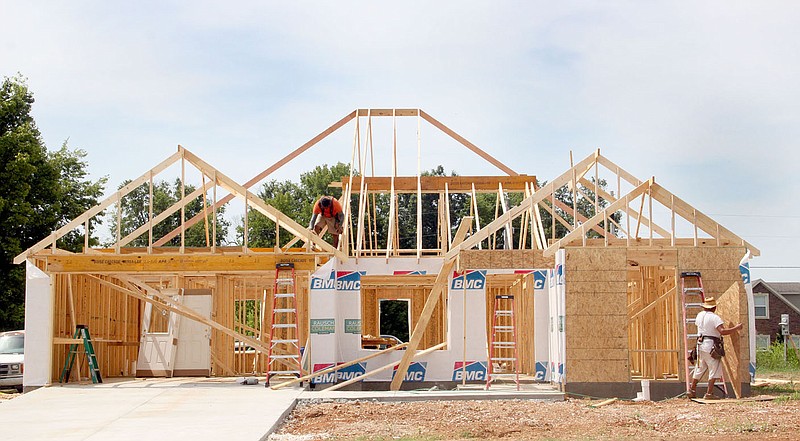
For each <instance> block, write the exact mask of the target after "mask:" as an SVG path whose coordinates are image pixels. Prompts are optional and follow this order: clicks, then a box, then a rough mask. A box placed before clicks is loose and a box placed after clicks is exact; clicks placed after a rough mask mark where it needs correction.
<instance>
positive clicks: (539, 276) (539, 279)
mask: <svg viewBox="0 0 800 441" xmlns="http://www.w3.org/2000/svg"><path fill="white" fill-rule="evenodd" d="M546 279H547V274H545V272H544V271H541V270H539V271H536V272H535V273H533V289H544V281H545V280H546Z"/></svg>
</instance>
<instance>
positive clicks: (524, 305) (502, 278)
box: [486, 274, 536, 375]
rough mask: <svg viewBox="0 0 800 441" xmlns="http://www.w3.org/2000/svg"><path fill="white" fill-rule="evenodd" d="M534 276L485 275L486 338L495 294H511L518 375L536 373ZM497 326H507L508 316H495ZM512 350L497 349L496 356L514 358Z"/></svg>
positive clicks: (490, 322) (488, 332) (490, 330)
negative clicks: (515, 329)
mask: <svg viewBox="0 0 800 441" xmlns="http://www.w3.org/2000/svg"><path fill="white" fill-rule="evenodd" d="M533 283H534V282H533V275H532V274H526V275H520V274H492V275H488V276H487V277H486V339H487V341H489V338H490V336H489V334H490V333H491V332H492V328H491V327H492V316H493V315H494V307H495V296H498V295H513V296H514V308H515V310H514V319H515V322H516V327H517V348H518V353H517V355H518V357H519V358H518V360H517V361H518V366H519V372H520V374H527V375H535V374H536V359H535V353H534V334H533V330H534V312H533ZM498 319H499V322H498V323H497V324H498V325H510V324H511V323H510V321H509V320H508V317H498ZM513 355H514V354H513V349H510V348H507V349H500V350H498V353H497V354H495V356H497V357H502V358H506V357H513Z"/></svg>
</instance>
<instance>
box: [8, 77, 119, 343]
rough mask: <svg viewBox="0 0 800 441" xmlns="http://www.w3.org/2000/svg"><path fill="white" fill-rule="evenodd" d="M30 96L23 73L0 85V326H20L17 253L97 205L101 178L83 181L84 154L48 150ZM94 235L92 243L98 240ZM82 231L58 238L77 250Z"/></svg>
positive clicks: (21, 279) (21, 274)
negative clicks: (15, 260) (32, 110)
mask: <svg viewBox="0 0 800 441" xmlns="http://www.w3.org/2000/svg"><path fill="white" fill-rule="evenodd" d="M33 103H34V99H33V93H31V92H30V91H29V90H28V86H27V84H26V83H25V80H24V79H23V78H22V77H21V76H16V77H13V78H5V79H4V80H3V83H2V86H0V255H2V260H1V261H0V330H8V329H19V328H22V326H23V324H24V319H25V309H24V300H25V267H24V266H23V265H14V264H13V259H14V257H15V256H16V255H18V254H19V253H21V252H23V251H24V250H26V249H27V248H29V247H31V246H32V245H34V244H35V243H37V242H39V241H40V240H42V239H43V238H45V237H47V236H48V235H49V234H50V233H51V232H52V231H53V230H56V229H58V228H59V227H61V226H62V225H64V224H65V223H67V222H68V221H69V220H71V219H73V218H75V217H77V216H79V215H80V214H81V213H83V212H84V211H86V210H87V209H89V208H91V207H92V206H93V205H95V204H97V198H98V197H99V196H100V195H102V193H103V186H104V184H105V182H106V180H105V178H102V179H99V180H97V181H94V182H92V181H90V180H88V179H87V172H86V167H87V163H86V162H85V161H84V158H85V157H86V153H85V152H84V151H82V150H79V149H78V150H70V149H69V147H68V146H67V143H66V142H64V144H63V145H62V147H61V149H60V150H58V151H56V152H52V153H51V152H48V151H47V148H46V147H45V145H44V142H43V141H42V137H41V134H40V133H39V129H38V128H37V126H36V123H35V121H34V119H33V117H32V116H31V108H32V106H33ZM96 243H97V238H95V237H94V236H92V237H91V238H90V244H96ZM83 244H84V241H83V233H82V232H73V233H70V234H68V235H67V236H65V237H64V238H62V239H61V240H59V241H58V246H59V247H60V248H63V249H66V250H70V251H81V250H82V248H83Z"/></svg>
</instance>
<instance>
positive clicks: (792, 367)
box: [756, 342, 800, 374]
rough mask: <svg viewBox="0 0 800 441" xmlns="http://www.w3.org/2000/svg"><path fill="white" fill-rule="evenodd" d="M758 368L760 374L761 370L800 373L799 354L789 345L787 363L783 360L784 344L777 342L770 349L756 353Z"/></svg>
mask: <svg viewBox="0 0 800 441" xmlns="http://www.w3.org/2000/svg"><path fill="white" fill-rule="evenodd" d="M756 366H757V369H758V371H757V372H758V373H759V374H761V372H760V371H761V370H764V371H774V372H788V371H800V361H799V360H798V359H797V353H796V352H795V351H794V348H792V347H791V345H789V348H788V349H787V350H786V361H784V360H783V343H778V342H775V343H773V344H772V345H771V346H770V347H769V349H767V350H764V351H757V352H756Z"/></svg>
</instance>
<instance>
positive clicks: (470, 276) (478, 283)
mask: <svg viewBox="0 0 800 441" xmlns="http://www.w3.org/2000/svg"><path fill="white" fill-rule="evenodd" d="M485 286H486V271H485V270H480V271H476V270H471V271H469V270H468V271H467V272H466V273H464V274H458V273H457V272H453V283H452V284H451V285H450V289H454V290H455V289H474V290H482V289H483V288H484V287H485Z"/></svg>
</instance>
